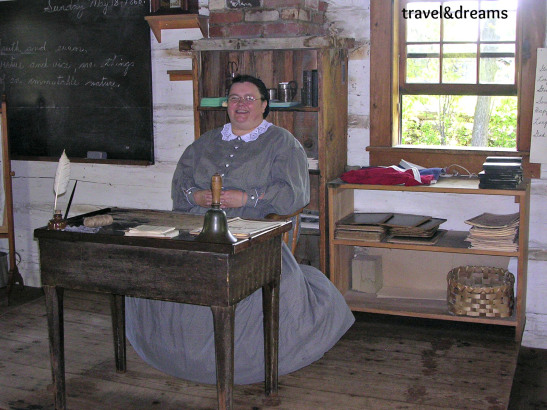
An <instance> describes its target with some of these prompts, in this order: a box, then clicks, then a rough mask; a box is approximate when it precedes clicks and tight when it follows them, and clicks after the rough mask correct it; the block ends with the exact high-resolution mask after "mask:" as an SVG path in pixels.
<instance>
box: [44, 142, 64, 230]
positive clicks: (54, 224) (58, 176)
mask: <svg viewBox="0 0 547 410" xmlns="http://www.w3.org/2000/svg"><path fill="white" fill-rule="evenodd" d="M69 180H70V160H69V159H68V157H67V156H66V153H65V151H64V150H63V153H62V154H61V158H59V164H58V165H57V171H56V172H55V181H54V182H53V191H54V192H55V202H54V205H53V210H54V211H53V219H50V220H49V222H48V225H47V228H48V229H53V230H61V229H64V228H65V227H66V219H63V215H62V213H61V210H60V209H57V198H58V197H59V196H61V195H63V194H64V193H65V192H66V188H67V186H68V181H69Z"/></svg>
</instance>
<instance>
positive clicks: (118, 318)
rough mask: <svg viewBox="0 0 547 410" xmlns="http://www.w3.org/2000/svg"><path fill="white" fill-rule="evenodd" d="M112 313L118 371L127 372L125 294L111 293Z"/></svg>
mask: <svg viewBox="0 0 547 410" xmlns="http://www.w3.org/2000/svg"><path fill="white" fill-rule="evenodd" d="M110 313H111V316H112V334H113V335H114V356H115V358H116V371H117V372H118V373H125V371H126V370H127V360H126V356H125V352H126V348H125V296H123V295H112V294H111V295H110Z"/></svg>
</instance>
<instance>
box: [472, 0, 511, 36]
mask: <svg viewBox="0 0 547 410" xmlns="http://www.w3.org/2000/svg"><path fill="white" fill-rule="evenodd" d="M517 3H518V1H517V0H498V1H482V2H481V9H482V10H484V12H485V13H487V14H486V15H487V16H488V17H489V18H485V19H482V20H481V22H480V23H481V29H480V39H481V41H515V38H516V36H517V34H516V33H517V11H516V9H517Z"/></svg>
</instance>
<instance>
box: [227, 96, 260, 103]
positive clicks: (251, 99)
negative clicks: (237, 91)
mask: <svg viewBox="0 0 547 410" xmlns="http://www.w3.org/2000/svg"><path fill="white" fill-rule="evenodd" d="M256 100H258V98H256V97H253V96H252V95H246V96H245V97H240V96H239V95H231V96H229V97H228V102H229V103H230V104H239V103H240V102H241V103H244V104H251V103H253V102H255V101H256Z"/></svg>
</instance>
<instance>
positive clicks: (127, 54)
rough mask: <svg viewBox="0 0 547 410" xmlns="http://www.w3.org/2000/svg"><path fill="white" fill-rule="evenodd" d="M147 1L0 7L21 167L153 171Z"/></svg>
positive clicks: (1, 64)
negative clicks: (42, 161) (116, 162)
mask: <svg viewBox="0 0 547 410" xmlns="http://www.w3.org/2000/svg"><path fill="white" fill-rule="evenodd" d="M148 12H149V5H148V0H25V1H22V0H21V1H14V2H0V93H5V94H6V95H7V99H8V107H9V108H8V116H9V121H8V123H9V127H10V132H9V135H10V150H11V151H12V156H13V157H18V156H21V157H28V156H30V157H36V156H38V157H53V158H55V157H59V156H60V153H61V152H62V151H63V150H64V149H66V152H67V155H68V156H69V157H80V158H85V157H86V155H87V151H101V152H107V153H108V158H109V159H122V160H123V159H128V160H144V161H147V162H151V161H153V150H152V143H153V135H152V132H153V131H152V101H151V81H152V80H151V67H150V65H151V63H150V28H149V26H148V24H147V23H146V21H145V19H144V16H145V15H147V14H148Z"/></svg>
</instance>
